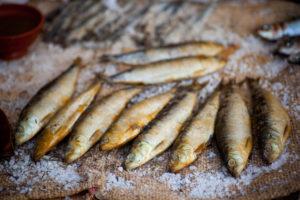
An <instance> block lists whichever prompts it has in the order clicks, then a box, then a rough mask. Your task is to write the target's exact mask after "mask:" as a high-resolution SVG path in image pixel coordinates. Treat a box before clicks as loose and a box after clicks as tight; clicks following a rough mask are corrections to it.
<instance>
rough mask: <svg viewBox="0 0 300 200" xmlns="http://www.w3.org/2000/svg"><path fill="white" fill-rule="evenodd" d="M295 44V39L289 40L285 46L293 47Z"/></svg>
mask: <svg viewBox="0 0 300 200" xmlns="http://www.w3.org/2000/svg"><path fill="white" fill-rule="evenodd" d="M292 45H293V41H287V42H286V43H285V46H286V47H291V46H292Z"/></svg>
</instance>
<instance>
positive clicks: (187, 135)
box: [170, 91, 220, 172]
mask: <svg viewBox="0 0 300 200" xmlns="http://www.w3.org/2000/svg"><path fill="white" fill-rule="evenodd" d="M219 104H220V92H219V91H217V92H216V93H214V94H213V95H212V96H211V97H210V98H209V100H208V101H207V103H206V104H205V106H204V107H203V109H201V110H200V112H198V114H196V115H195V116H194V117H193V118H192V121H191V122H190V124H189V125H188V127H187V128H186V130H185V131H184V132H183V133H182V134H181V135H180V136H179V137H178V138H177V139H176V141H175V144H174V147H173V152H172V155H171V160H170V168H171V171H172V172H178V171H179V170H181V169H183V168H184V167H187V166H188V165H190V164H191V163H192V162H194V161H195V160H196V159H197V155H199V154H200V153H201V152H202V151H203V149H204V148H205V147H206V146H207V145H208V144H209V142H210V141H211V139H212V137H213V133H214V128H215V120H216V117H217V112H218V109H219Z"/></svg>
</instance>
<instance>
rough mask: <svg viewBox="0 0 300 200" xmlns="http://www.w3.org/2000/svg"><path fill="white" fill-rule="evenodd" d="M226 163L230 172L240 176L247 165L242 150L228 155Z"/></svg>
mask: <svg viewBox="0 0 300 200" xmlns="http://www.w3.org/2000/svg"><path fill="white" fill-rule="evenodd" d="M226 165H227V168H228V170H229V172H230V173H231V174H232V175H233V176H235V177H238V176H239V175H240V173H241V172H242V170H243V169H244V167H245V165H246V161H245V160H244V159H243V157H242V155H241V153H240V152H232V153H230V154H229V155H228V156H227V159H226Z"/></svg>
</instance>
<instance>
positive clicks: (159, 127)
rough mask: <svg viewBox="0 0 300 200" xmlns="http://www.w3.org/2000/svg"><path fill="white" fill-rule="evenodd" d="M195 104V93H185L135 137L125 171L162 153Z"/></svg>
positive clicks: (175, 135)
mask: <svg viewBox="0 0 300 200" xmlns="http://www.w3.org/2000/svg"><path fill="white" fill-rule="evenodd" d="M196 102H197V94H196V93H195V92H187V93H186V94H185V95H184V96H183V97H182V99H180V100H179V101H178V102H177V101H175V103H174V104H172V106H171V108H170V110H169V111H168V112H167V113H165V114H164V115H162V116H160V117H159V118H158V119H157V120H156V121H155V122H154V123H153V124H152V126H151V127H150V128H149V129H148V130H147V131H146V132H144V133H143V134H141V135H140V136H138V137H137V139H136V140H135V141H134V144H133V146H132V148H131V150H130V153H129V155H128V156H127V158H126V161H125V166H126V168H127V169H134V168H136V167H139V166H141V165H143V164H144V163H146V162H147V161H149V160H151V159H152V158H154V157H155V156H157V155H158V154H160V153H162V152H164V151H165V150H166V149H167V148H168V147H169V146H170V145H171V144H172V143H173V142H174V140H175V139H176V137H177V135H178V133H179V131H180V130H181V128H182V127H183V124H184V123H185V122H186V120H187V119H188V118H189V117H190V115H191V114H192V112H193V109H194V107H195V105H196Z"/></svg>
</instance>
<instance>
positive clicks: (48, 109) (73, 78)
mask: <svg viewBox="0 0 300 200" xmlns="http://www.w3.org/2000/svg"><path fill="white" fill-rule="evenodd" d="M80 68H81V64H80V59H77V60H76V61H75V62H74V64H72V66H71V67H70V68H69V69H68V70H67V71H65V72H64V73H63V74H62V75H60V76H59V77H57V78H56V79H54V80H53V81H52V82H50V83H48V84H47V85H46V86H44V87H43V88H42V89H40V91H39V92H38V93H37V94H36V95H35V96H34V97H33V98H32V99H31V100H30V102H29V103H28V104H27V106H26V107H25V108H24V110H23V111H22V113H21V116H20V119H19V123H18V125H17V128H16V133H15V142H16V144H17V145H19V144H22V143H24V142H26V141H28V140H30V139H31V138H32V137H33V136H35V135H36V134H37V133H38V131H40V130H41V128H43V127H44V126H45V125H46V124H47V123H48V122H49V120H50V119H51V117H52V116H53V115H54V114H55V113H56V112H57V111H58V110H59V109H60V108H61V107H62V106H63V105H64V104H66V103H67V102H68V101H69V100H70V98H71V97H72V95H73V93H74V90H75V86H76V82H77V79H78V75H79V72H80Z"/></svg>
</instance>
